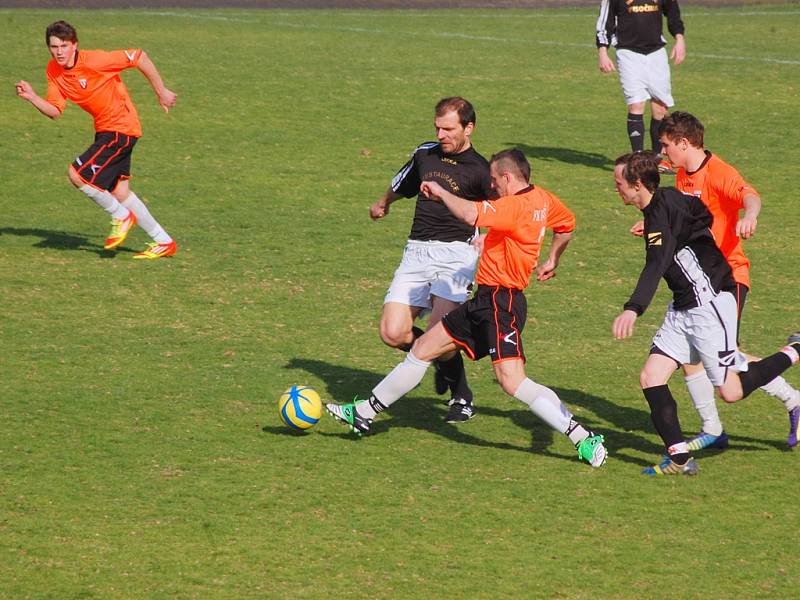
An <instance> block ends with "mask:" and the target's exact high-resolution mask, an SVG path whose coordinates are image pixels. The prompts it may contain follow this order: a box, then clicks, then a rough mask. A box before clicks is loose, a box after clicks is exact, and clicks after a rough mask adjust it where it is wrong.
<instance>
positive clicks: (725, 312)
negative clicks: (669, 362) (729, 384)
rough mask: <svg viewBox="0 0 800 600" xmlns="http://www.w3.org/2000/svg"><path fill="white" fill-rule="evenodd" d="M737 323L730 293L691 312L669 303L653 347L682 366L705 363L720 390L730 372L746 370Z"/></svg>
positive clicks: (723, 293) (721, 295) (736, 315)
mask: <svg viewBox="0 0 800 600" xmlns="http://www.w3.org/2000/svg"><path fill="white" fill-rule="evenodd" d="M737 320H738V309H737V306H736V298H734V296H733V294H731V293H730V292H722V293H721V294H719V295H718V296H717V297H716V298H714V299H713V300H711V301H710V302H708V303H707V304H704V305H703V306H698V307H697V308H690V309H689V310H674V309H673V308H672V304H670V305H669V307H668V308H667V314H666V316H665V317H664V323H663V324H662V325H661V328H660V329H659V330H658V332H657V333H656V335H655V337H654V338H653V346H655V348H657V349H658V350H660V351H661V352H662V353H663V354H666V355H667V356H669V357H670V358H671V359H673V360H674V361H676V362H678V363H680V364H682V365H686V364H695V363H697V362H699V361H702V362H703V366H704V367H705V369H706V373H707V374H708V378H709V379H710V380H711V383H713V384H714V385H715V386H717V387H719V386H721V385H722V384H723V383H725V377H726V376H727V375H728V369H732V370H734V371H737V372H742V371H747V358H746V357H745V355H744V354H742V353H741V352H739V350H738V349H737V347H736V326H737Z"/></svg>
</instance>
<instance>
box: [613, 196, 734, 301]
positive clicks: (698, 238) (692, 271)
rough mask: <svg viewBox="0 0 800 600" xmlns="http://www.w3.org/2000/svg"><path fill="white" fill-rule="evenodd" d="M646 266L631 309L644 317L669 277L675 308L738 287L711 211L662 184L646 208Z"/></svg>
mask: <svg viewBox="0 0 800 600" xmlns="http://www.w3.org/2000/svg"><path fill="white" fill-rule="evenodd" d="M642 214H643V215H644V242H645V248H646V251H647V258H646V260H645V266H644V269H642V274H641V275H640V276H639V282H638V283H637V284H636V289H635V290H634V291H633V294H632V295H631V298H630V300H628V302H626V303H625V309H626V310H633V311H635V312H636V313H637V314H639V315H641V314H642V313H643V312H644V311H645V309H646V308H647V306H648V305H649V304H650V301H651V300H652V299H653V296H654V295H655V293H656V289H658V283H659V281H660V280H661V278H662V277H663V278H664V279H665V280H666V282H667V285H668V286H669V289H670V290H672V305H673V308H674V309H675V310H688V309H690V308H694V307H696V306H702V305H703V304H706V303H707V302H708V301H709V300H711V299H713V298H715V297H716V296H717V294H719V293H720V292H721V291H723V290H728V291H730V290H733V289H735V287H736V283H735V282H734V280H733V274H732V273H731V268H730V266H729V265H728V261H727V260H725V256H723V254H722V252H720V250H719V248H718V247H717V244H716V242H715V241H714V236H713V235H712V234H711V230H710V229H709V227H710V226H711V223H712V221H713V219H714V218H713V217H712V216H711V213H710V212H709V211H708V208H706V205H705V204H703V202H702V200H700V199H699V198H696V197H694V196H690V195H688V194H683V193H681V192H679V191H678V190H676V189H675V188H672V187H668V188H659V189H657V190H656V192H655V194H654V195H653V198H652V200H651V201H650V204H648V205H647V206H646V207H645V208H644V210H642Z"/></svg>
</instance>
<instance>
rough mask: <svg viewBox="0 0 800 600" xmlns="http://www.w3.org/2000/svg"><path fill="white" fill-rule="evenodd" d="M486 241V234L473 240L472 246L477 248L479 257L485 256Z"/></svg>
mask: <svg viewBox="0 0 800 600" xmlns="http://www.w3.org/2000/svg"><path fill="white" fill-rule="evenodd" d="M485 240H486V234H485V233H479V234H478V237H476V238H475V239H473V240H472V242H471V244H472V247H473V248H475V252H477V253H478V256H480V255H481V254H483V242H484V241H485Z"/></svg>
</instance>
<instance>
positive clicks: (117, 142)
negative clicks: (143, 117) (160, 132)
mask: <svg viewBox="0 0 800 600" xmlns="http://www.w3.org/2000/svg"><path fill="white" fill-rule="evenodd" d="M137 139H138V138H135V137H132V136H129V135H125V134H124V133H117V132H116V131H98V132H97V133H96V134H95V135H94V143H93V144H92V145H91V146H89V148H87V149H86V152H84V153H83V154H81V155H80V156H79V157H78V158H76V159H75V161H74V162H73V163H72V166H73V167H74V168H75V170H76V171H77V172H78V175H79V176H80V178H81V179H83V181H84V182H86V183H88V184H89V185H93V186H94V187H97V188H100V189H103V190H108V191H109V192H111V191H114V188H115V187H117V183H119V180H120V179H129V178H130V176H131V153H132V152H133V147H134V146H135V145H136V140H137Z"/></svg>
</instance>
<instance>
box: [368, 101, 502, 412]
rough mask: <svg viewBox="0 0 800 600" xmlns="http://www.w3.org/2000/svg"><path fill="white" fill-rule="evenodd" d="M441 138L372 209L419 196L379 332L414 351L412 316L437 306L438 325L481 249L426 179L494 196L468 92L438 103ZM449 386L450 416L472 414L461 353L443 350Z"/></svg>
mask: <svg viewBox="0 0 800 600" xmlns="http://www.w3.org/2000/svg"><path fill="white" fill-rule="evenodd" d="M434 126H435V128H436V138H437V141H436V142H426V143H424V144H422V145H420V146H419V147H418V148H417V149H416V150H414V152H413V153H412V155H411V160H409V161H408V162H407V163H406V164H405V165H403V167H402V168H401V169H400V171H399V172H398V173H397V175H395V176H394V178H393V179H392V184H391V186H390V187H389V189H387V190H386V192H384V194H383V195H382V196H381V197H380V199H379V200H378V201H377V202H375V203H374V204H373V205H372V206H371V207H370V209H369V214H370V217H371V218H372V219H373V220H377V219H382V218H383V217H385V216H386V215H387V214H389V207H390V206H391V205H392V203H394V202H395V201H396V200H399V199H400V198H411V197H416V198H417V204H416V210H415V212H414V222H413V223H412V225H411V233H410V234H409V236H408V242H407V244H406V248H405V250H404V251H403V259H402V261H401V263H400V266H399V267H398V268H397V270H396V271H395V274H394V279H393V281H392V283H391V285H390V286H389V290H388V291H387V293H386V297H385V299H384V304H383V315H382V317H381V324H380V335H381V339H382V340H383V342H384V343H385V344H387V345H388V346H391V347H393V348H400V349H401V350H405V351H408V350H409V349H410V348H411V345H412V343H413V342H414V339H415V338H416V337H419V336H420V335H422V330H421V329H420V328H418V327H415V326H414V320H415V319H416V318H417V317H419V316H420V315H421V314H423V312H426V311H428V310H430V311H431V313H430V318H429V321H428V323H429V325H428V326H429V327H432V326H433V325H435V324H436V323H438V322H439V320H441V318H442V317H443V316H444V315H445V314H447V313H448V312H449V311H451V310H452V309H453V308H455V307H456V306H458V305H459V304H461V303H462V302H464V301H465V300H466V299H467V296H468V295H469V292H470V290H471V289H472V281H473V279H474V276H475V268H476V266H477V261H478V251H477V250H476V248H475V246H474V245H473V242H475V241H476V239H477V237H478V232H477V230H476V229H475V227H472V226H470V225H466V224H464V223H462V222H461V221H459V220H458V219H456V218H455V217H454V216H453V215H452V214H451V213H450V212H449V211H448V210H447V209H446V208H445V207H444V206H443V205H441V204H438V203H436V202H430V201H428V200H426V199H425V198H423V196H422V195H421V194H420V191H419V190H420V184H421V183H422V181H424V180H432V181H438V182H439V183H441V184H442V185H444V186H445V187H447V188H448V189H449V190H450V191H452V192H453V193H457V194H459V195H460V196H461V197H463V198H466V199H468V200H472V201H475V200H479V199H482V198H486V197H488V195H489V193H490V192H491V181H490V179H489V164H488V163H487V162H486V159H484V158H483V157H482V156H481V155H480V154H478V152H477V151H476V150H475V148H474V147H473V146H472V142H471V139H470V136H471V135H472V132H473V131H474V129H475V109H474V108H473V106H472V104H470V103H469V102H468V101H467V100H465V99H464V98H461V97H458V96H454V97H449V98H443V99H442V100H440V101H439V103H438V104H437V105H436V110H435V118H434ZM448 390H449V391H450V393H451V399H450V409H449V411H448V413H447V416H446V417H445V420H446V421H447V422H448V423H458V422H461V421H467V420H469V419H470V418H472V417H473V416H474V414H475V410H474V407H473V404H472V401H473V397H472V391H471V390H470V388H469V386H468V385H467V378H466V373H465V371H464V361H463V359H462V357H461V353H460V352H458V351H456V352H454V353H453V354H452V355H446V356H443V357H440V358H439V360H438V361H437V362H436V391H437V393H439V394H444V393H445V392H447V391H448Z"/></svg>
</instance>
